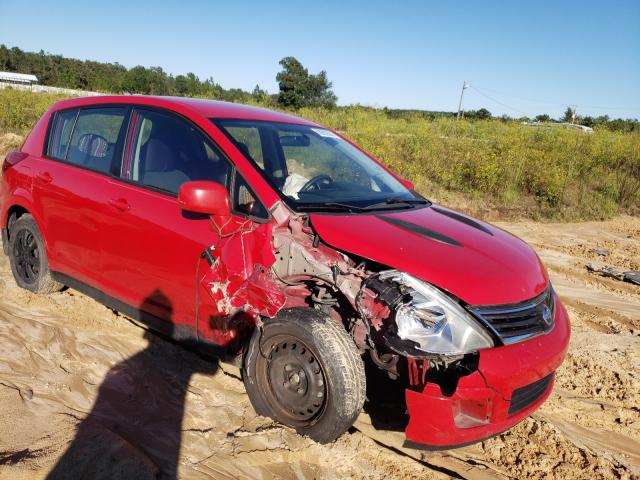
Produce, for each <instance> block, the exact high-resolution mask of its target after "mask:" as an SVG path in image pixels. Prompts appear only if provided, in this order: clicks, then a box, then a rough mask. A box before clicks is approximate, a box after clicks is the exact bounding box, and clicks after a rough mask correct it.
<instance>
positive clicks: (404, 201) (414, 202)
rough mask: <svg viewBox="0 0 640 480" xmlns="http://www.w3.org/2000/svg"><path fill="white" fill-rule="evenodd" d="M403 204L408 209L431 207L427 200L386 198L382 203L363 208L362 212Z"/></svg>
mask: <svg viewBox="0 0 640 480" xmlns="http://www.w3.org/2000/svg"><path fill="white" fill-rule="evenodd" d="M400 204H405V205H407V206H408V207H411V206H413V205H431V202H430V201H429V200H425V199H424V198H387V199H386V200H385V201H384V202H379V203H374V204H372V205H369V206H367V207H364V208H363V209H362V210H363V211H369V210H379V209H384V208H385V207H390V208H394V207H393V206H394V205H400Z"/></svg>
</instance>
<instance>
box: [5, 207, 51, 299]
mask: <svg viewBox="0 0 640 480" xmlns="http://www.w3.org/2000/svg"><path fill="white" fill-rule="evenodd" d="M9 263H10V264H11V272H12V273H13V278H15V280H16V283H17V284H18V286H19V287H22V288H24V289H26V290H29V291H31V292H34V293H53V292H57V291H58V290H60V289H61V288H62V287H63V285H62V284H60V283H58V282H56V281H55V280H54V279H53V278H52V277H51V272H50V271H49V261H48V260H47V252H46V250H45V247H44V241H43V240H42V235H41V234H40V230H39V229H38V225H37V224H36V222H35V220H34V219H33V217H32V216H31V215H29V214H25V215H22V216H21V217H20V218H19V219H18V220H16V221H15V223H13V224H12V225H11V230H10V231H9Z"/></svg>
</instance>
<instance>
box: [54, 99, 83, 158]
mask: <svg viewBox="0 0 640 480" xmlns="http://www.w3.org/2000/svg"><path fill="white" fill-rule="evenodd" d="M77 115H78V110H64V111H62V112H56V114H55V115H54V116H53V125H52V126H51V130H50V131H49V145H48V148H47V156H48V157H51V158H57V159H58V160H64V157H65V155H66V153H67V145H69V137H71V130H72V129H73V124H74V122H75V121H76V116H77Z"/></svg>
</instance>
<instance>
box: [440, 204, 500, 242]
mask: <svg viewBox="0 0 640 480" xmlns="http://www.w3.org/2000/svg"><path fill="white" fill-rule="evenodd" d="M431 209H432V210H435V211H436V212H438V213H440V214H441V215H444V216H445V217H449V218H453V219H454V220H457V221H459V222H462V223H464V224H466V225H469V226H470V227H473V228H476V229H478V230H480V231H481V232H484V233H486V234H488V235H491V236H492V237H493V232H492V231H491V230H489V229H488V228H487V227H485V226H484V225H482V224H480V223H478V222H476V221H475V220H474V219H473V218H469V217H465V216H464V215H461V214H459V213H456V212H450V211H449V210H443V209H442V208H439V207H435V206H432V207H431Z"/></svg>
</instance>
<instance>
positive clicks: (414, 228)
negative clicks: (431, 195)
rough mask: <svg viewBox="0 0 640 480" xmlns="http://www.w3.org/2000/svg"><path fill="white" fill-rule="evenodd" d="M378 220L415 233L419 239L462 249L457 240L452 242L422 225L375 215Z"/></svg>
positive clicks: (450, 239)
mask: <svg viewBox="0 0 640 480" xmlns="http://www.w3.org/2000/svg"><path fill="white" fill-rule="evenodd" d="M376 217H378V218H379V219H380V220H383V221H385V222H387V223H390V224H391V225H395V226H396V227H400V228H403V229H405V230H408V231H409V232H411V233H415V234H416V235H420V236H421V237H425V238H428V239H430V240H435V241H436V242H440V243H446V244H447V245H453V246H454V247H462V244H461V243H460V242H458V241H457V240H454V239H453V238H451V237H447V236H446V235H443V234H442V233H439V232H436V231H434V230H431V229H429V228H427V227H423V226H422V225H417V224H415V223H411V222H407V221H405V220H400V219H399V218H395V217H387V216H384V215H376Z"/></svg>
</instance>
